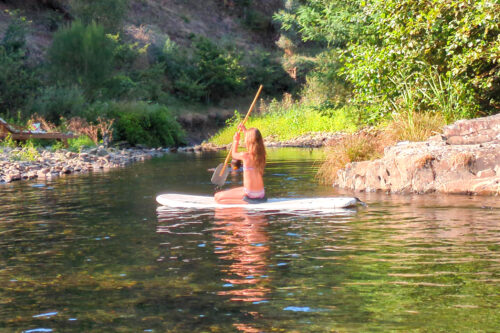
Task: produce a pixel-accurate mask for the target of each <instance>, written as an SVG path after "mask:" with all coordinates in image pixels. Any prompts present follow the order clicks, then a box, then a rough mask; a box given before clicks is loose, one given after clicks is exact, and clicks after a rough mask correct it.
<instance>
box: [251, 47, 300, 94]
mask: <svg viewBox="0 0 500 333" xmlns="http://www.w3.org/2000/svg"><path fill="white" fill-rule="evenodd" d="M247 62H248V63H249V64H248V65H246V66H245V67H246V77H247V79H246V84H247V86H248V87H249V88H250V89H255V88H256V87H258V86H259V85H260V84H262V85H263V86H264V91H265V92H266V93H268V94H279V93H282V92H283V91H291V90H293V89H294V88H295V86H296V84H295V82H294V81H293V79H292V78H291V77H290V75H289V74H288V73H287V72H286V71H285V70H284V68H283V66H282V65H281V63H280V62H279V61H278V59H275V58H274V57H273V56H272V55H271V54H270V53H269V52H261V51H254V52H251V53H250V54H249V55H248V58H247Z"/></svg>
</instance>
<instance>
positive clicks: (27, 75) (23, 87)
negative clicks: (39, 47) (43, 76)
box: [0, 15, 40, 118]
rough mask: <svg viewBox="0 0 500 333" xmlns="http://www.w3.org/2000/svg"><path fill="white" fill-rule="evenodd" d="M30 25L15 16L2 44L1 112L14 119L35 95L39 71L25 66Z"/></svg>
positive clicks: (0, 58)
mask: <svg viewBox="0 0 500 333" xmlns="http://www.w3.org/2000/svg"><path fill="white" fill-rule="evenodd" d="M26 29H27V23H26V22H25V19H24V18H22V17H17V16H15V15H14V19H13V22H12V23H11V24H10V25H9V26H8V28H7V31H6V32H5V35H4V37H3V39H2V41H1V43H0V112H1V113H3V114H5V116H7V117H8V118H11V117H14V116H15V115H16V114H17V113H18V111H19V110H20V109H22V108H23V107H24V106H25V105H26V102H27V101H28V100H30V99H31V98H32V96H33V95H34V94H35V93H36V89H37V87H38V85H39V82H40V75H39V70H38V68H35V67H33V66H30V65H28V64H27V62H26V49H25V44H26Z"/></svg>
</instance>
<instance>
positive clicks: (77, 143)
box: [52, 135, 96, 152]
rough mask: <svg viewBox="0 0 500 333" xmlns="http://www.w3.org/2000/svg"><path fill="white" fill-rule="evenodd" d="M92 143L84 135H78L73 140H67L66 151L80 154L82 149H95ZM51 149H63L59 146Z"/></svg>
mask: <svg viewBox="0 0 500 333" xmlns="http://www.w3.org/2000/svg"><path fill="white" fill-rule="evenodd" d="M95 145H96V144H95V143H94V141H92V140H91V139H90V138H89V137H88V136H86V135H80V136H79V137H77V138H74V139H68V147H67V149H68V150H70V151H73V152H80V151H81V150H82V149H83V148H84V147H95ZM52 148H53V149H54V148H56V149H60V148H63V147H60V146H52Z"/></svg>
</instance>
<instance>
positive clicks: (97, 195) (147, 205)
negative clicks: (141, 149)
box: [0, 149, 500, 332]
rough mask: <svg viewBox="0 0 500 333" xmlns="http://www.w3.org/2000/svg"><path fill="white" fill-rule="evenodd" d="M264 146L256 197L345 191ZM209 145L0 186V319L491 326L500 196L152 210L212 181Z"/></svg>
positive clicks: (3, 324) (101, 324) (20, 326)
mask: <svg viewBox="0 0 500 333" xmlns="http://www.w3.org/2000/svg"><path fill="white" fill-rule="evenodd" d="M269 155H270V156H269V164H268V168H267V172H266V183H267V189H268V194H269V196H280V197H305V196H332V195H344V194H347V195H350V193H342V192H339V191H336V190H334V189H332V188H330V187H327V186H320V185H318V184H316V182H315V181H314V174H315V170H316V166H317V162H315V161H316V160H318V159H320V158H321V156H322V153H321V152H319V151H309V150H293V149H282V150H272V151H270V154H269ZM223 158H224V156H222V155H217V154H207V155H203V156H202V155H194V154H192V155H185V154H177V155H169V156H166V157H164V158H159V159H154V160H151V161H148V162H146V163H143V164H136V165H134V166H132V167H129V168H126V169H121V170H113V171H111V172H108V173H97V174H91V175H83V176H70V177H65V178H60V179H57V180H55V181H52V182H50V183H37V182H23V183H15V184H9V185H3V186H0V214H1V215H0V331H1V332H23V331H24V332H167V331H168V332H333V331H335V332H366V331H370V332H387V331H423V332H436V331H442V332H450V331H455V332H465V331H467V332H470V331H478V332H495V331H499V330H500V204H499V201H500V200H499V198H498V197H497V198H495V197H491V198H478V197H465V196H443V195H428V196H386V195H382V194H359V197H360V198H361V199H362V200H364V201H366V202H367V203H368V207H366V208H359V209H357V210H352V211H346V212H343V213H340V214H332V213H330V214H323V215H320V214H309V215H306V214H301V215H294V214H285V213H279V212H272V213H246V212H245V211H242V210H237V209H225V210H217V211H214V210H204V211H200V210H198V211H182V212H180V211H169V210H161V211H159V212H157V210H156V208H157V205H156V203H155V200H154V198H155V196H156V195H157V194H159V193H162V192H180V193H190V194H212V193H213V186H212V185H211V184H210V176H211V172H209V171H207V169H208V168H210V167H214V166H216V165H217V164H218V163H219V162H220V161H221V160H222V159H223ZM237 181H238V178H235V179H234V182H237Z"/></svg>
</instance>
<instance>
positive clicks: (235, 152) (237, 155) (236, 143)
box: [231, 131, 247, 160]
mask: <svg viewBox="0 0 500 333" xmlns="http://www.w3.org/2000/svg"><path fill="white" fill-rule="evenodd" d="M239 145H240V132H239V131H238V132H236V134H235V135H234V137H233V146H232V147H231V155H232V157H233V159H235V160H244V159H245V155H246V154H247V153H246V152H241V153H240V152H238V147H239Z"/></svg>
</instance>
